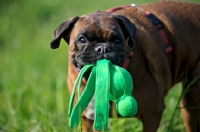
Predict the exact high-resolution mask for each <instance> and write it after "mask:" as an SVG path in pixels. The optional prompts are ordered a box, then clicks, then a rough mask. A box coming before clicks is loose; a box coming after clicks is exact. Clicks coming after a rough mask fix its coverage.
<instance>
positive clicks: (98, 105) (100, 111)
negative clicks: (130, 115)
mask: <svg viewBox="0 0 200 132" xmlns="http://www.w3.org/2000/svg"><path fill="white" fill-rule="evenodd" d="M109 64H110V62H109V61H107V60H105V61H104V60H102V61H98V62H97V68H96V72H97V73H96V80H97V81H96V91H95V121H94V128H95V130H102V129H103V130H106V128H107V125H108V110H109V93H110V71H109Z"/></svg>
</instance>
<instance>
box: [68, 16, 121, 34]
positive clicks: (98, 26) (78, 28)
mask: <svg viewBox="0 0 200 132" xmlns="http://www.w3.org/2000/svg"><path fill="white" fill-rule="evenodd" d="M74 29H75V30H74V31H72V32H73V33H74V34H76V35H78V34H80V33H82V34H84V33H86V32H87V34H88V33H89V34H91V35H96V36H98V37H100V36H101V37H108V36H110V35H111V34H117V33H118V34H122V30H121V28H120V25H119V24H118V22H117V20H116V19H115V18H113V17H112V16H111V15H96V16H95V15H85V16H82V17H81V18H80V19H79V20H78V21H77V22H76V24H75V25H74Z"/></svg>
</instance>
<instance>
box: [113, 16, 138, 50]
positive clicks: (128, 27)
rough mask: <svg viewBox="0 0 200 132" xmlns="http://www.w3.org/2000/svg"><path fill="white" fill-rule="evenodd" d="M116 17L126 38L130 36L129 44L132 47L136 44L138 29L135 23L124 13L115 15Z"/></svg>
mask: <svg viewBox="0 0 200 132" xmlns="http://www.w3.org/2000/svg"><path fill="white" fill-rule="evenodd" d="M114 18H115V19H117V21H118V23H119V25H120V27H121V29H122V31H123V33H124V36H125V38H126V39H127V38H129V41H128V45H129V47H131V48H132V47H133V46H134V36H135V34H136V30H137V29H136V27H135V25H134V24H133V23H132V22H131V21H130V20H129V19H127V18H126V17H124V16H122V15H114Z"/></svg>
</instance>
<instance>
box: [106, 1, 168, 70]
mask: <svg viewBox="0 0 200 132" xmlns="http://www.w3.org/2000/svg"><path fill="white" fill-rule="evenodd" d="M130 7H136V8H137V5H134V4H131V5H125V6H119V7H114V8H110V9H108V10H106V12H108V13H111V12H114V11H117V10H121V9H124V8H130ZM138 8H139V7H138ZM144 15H145V16H146V17H147V18H148V19H149V20H150V21H151V22H152V24H153V25H154V26H155V28H156V29H157V30H158V33H159V35H160V37H161V39H162V42H163V46H164V48H165V50H164V52H165V54H166V56H167V58H168V62H169V65H170V66H171V52H172V47H171V45H170V44H169V41H168V39H167V36H166V34H165V32H164V30H163V24H162V22H161V21H160V20H159V19H158V18H157V17H156V16H155V15H153V14H152V13H150V12H147V11H144ZM133 55H134V52H133V51H131V52H130V53H129V56H128V57H127V58H126V59H125V61H124V64H123V65H122V67H123V68H127V67H128V65H129V63H130V60H131V58H132V57H133Z"/></svg>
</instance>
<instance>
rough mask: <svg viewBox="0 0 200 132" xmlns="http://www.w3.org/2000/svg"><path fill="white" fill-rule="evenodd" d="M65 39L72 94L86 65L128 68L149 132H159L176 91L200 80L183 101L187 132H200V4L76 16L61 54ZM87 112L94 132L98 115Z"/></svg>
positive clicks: (66, 28)
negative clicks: (104, 62)
mask: <svg viewBox="0 0 200 132" xmlns="http://www.w3.org/2000/svg"><path fill="white" fill-rule="evenodd" d="M62 38H63V39H64V40H65V41H66V42H67V43H68V44H69V48H68V49H69V51H68V53H69V62H68V77H67V82H68V88H69V92H70V93H71V92H72V88H73V84H74V81H75V79H76V77H77V74H78V72H79V71H80V69H81V68H82V67H83V66H84V65H86V64H91V63H92V64H93V63H96V61H97V60H100V59H108V60H110V61H111V62H112V63H113V64H115V65H118V66H123V65H125V67H124V68H126V69H127V70H128V71H129V73H130V74H131V75H132V78H133V80H134V85H135V87H134V90H133V96H134V97H135V98H136V100H137V102H138V113H137V115H136V117H137V118H138V119H139V120H141V121H142V123H143V132H155V131H156V130H157V128H158V127H159V123H160V120H161V116H162V113H163V111H164V109H165V104H164V98H165V96H166V95H167V93H168V91H169V90H170V88H171V87H172V86H173V85H175V84H176V83H179V82H183V84H184V85H183V90H185V89H186V87H187V86H188V84H189V83H190V82H191V81H193V80H194V79H196V81H195V82H194V83H193V85H191V86H190V89H189V90H188V91H189V92H187V94H185V96H184V97H183V98H182V100H181V107H182V109H181V112H182V117H183V120H184V122H185V127H186V130H187V132H197V131H200V109H199V108H200V79H198V77H199V76H200V4H194V3H182V2H169V1H168V2H165V1H163V2H155V3H151V4H143V5H139V6H124V7H117V8H113V9H110V10H108V11H107V12H101V11H97V12H95V13H91V14H87V15H83V16H76V17H73V18H70V19H68V20H66V21H64V22H63V23H62V24H60V25H59V26H58V28H57V29H56V30H55V32H54V40H53V41H52V42H51V44H50V45H51V48H53V49H56V48H58V47H59V45H60V40H61V39H62ZM133 53H134V55H133ZM130 54H131V55H130ZM127 60H128V61H127ZM85 78H86V79H87V77H85ZM82 89H84V86H83V87H82ZM102 97H103V95H102ZM90 103H91V104H92V101H91V102H90ZM91 104H90V105H91ZM191 108H192V109H191ZM87 110H90V111H92V107H89V108H88V109H87ZM87 110H85V112H84V113H83V115H82V120H83V123H82V124H83V125H82V126H83V129H82V130H83V131H85V132H86V131H90V130H92V121H93V120H92V114H94V113H90V114H91V115H90V116H88V115H87V114H86V113H87ZM94 131H95V130H94Z"/></svg>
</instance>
